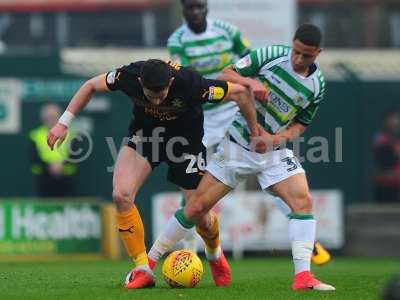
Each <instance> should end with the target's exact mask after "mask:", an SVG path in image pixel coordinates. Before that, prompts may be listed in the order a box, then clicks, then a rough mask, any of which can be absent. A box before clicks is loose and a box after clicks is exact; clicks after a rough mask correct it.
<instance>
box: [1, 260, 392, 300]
mask: <svg viewBox="0 0 400 300" xmlns="http://www.w3.org/2000/svg"><path fill="white" fill-rule="evenodd" d="M231 266H232V269H233V283H232V285H231V287H229V288H223V289H222V288H215V287H214V285H213V282H212V279H211V275H210V271H209V269H208V268H206V270H205V274H204V277H203V280H202V281H201V282H200V284H199V285H198V286H197V287H196V288H194V289H171V288H169V287H168V286H167V285H166V283H165V282H164V280H163V279H162V276H161V274H160V269H161V268H160V267H158V270H157V278H158V281H157V287H156V288H153V289H148V290H134V291H128V290H125V289H124V288H123V287H122V284H121V283H122V281H123V280H124V277H125V275H124V274H126V272H127V271H128V270H129V268H130V264H129V263H128V262H111V261H105V260H101V261H91V262H88V261H83V262H82V261H68V262H41V263H0V299H4V300H12V299H23V300H31V299H40V300H47V299H95V300H101V299H132V300H142V299H143V300H150V299H160V300H164V299H165V300H168V299H174V300H175V299H180V300H185V299H188V300H195V299H204V300H209V299H210V300H211V299H218V300H224V299H229V300H231V299H240V300H246V299H257V300H263V299H273V300H277V299H352V300H354V299H363V300H367V299H368V300H369V299H379V295H380V294H381V290H382V288H383V286H384V285H385V283H386V282H387V280H388V279H389V278H390V276H391V275H392V274H393V273H400V261H398V260H389V259H387V260H385V259H352V258H336V259H334V261H332V262H331V263H329V264H328V265H327V266H324V267H314V270H313V271H314V274H316V275H317V276H318V278H320V279H323V280H324V281H326V282H328V283H330V284H333V285H335V286H336V288H337V291H335V292H330V293H321V292H315V291H309V292H300V293H299V292H297V293H296V292H293V291H291V290H290V285H291V280H292V265H291V262H290V260H289V259H283V258H279V259H277V258H268V259H259V258H257V259H246V260H242V261H232V262H231Z"/></svg>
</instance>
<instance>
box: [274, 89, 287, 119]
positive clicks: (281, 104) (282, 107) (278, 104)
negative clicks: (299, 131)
mask: <svg viewBox="0 0 400 300" xmlns="http://www.w3.org/2000/svg"><path fill="white" fill-rule="evenodd" d="M269 99H270V103H271V104H272V105H273V106H274V107H275V108H276V109H277V110H278V111H279V112H281V113H283V114H285V115H287V114H288V113H289V112H290V109H291V107H290V106H289V105H288V104H287V103H286V102H285V101H284V100H282V99H281V98H280V97H279V96H277V95H276V94H275V93H273V92H272V91H270V93H269Z"/></svg>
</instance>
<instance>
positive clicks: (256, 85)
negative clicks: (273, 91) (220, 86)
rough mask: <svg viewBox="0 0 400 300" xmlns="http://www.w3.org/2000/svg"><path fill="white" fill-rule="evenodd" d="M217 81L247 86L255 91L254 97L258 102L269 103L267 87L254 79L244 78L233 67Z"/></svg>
mask: <svg viewBox="0 0 400 300" xmlns="http://www.w3.org/2000/svg"><path fill="white" fill-rule="evenodd" d="M217 79H219V80H225V81H229V82H233V83H238V84H241V85H243V86H246V87H248V88H250V89H251V90H252V91H253V93H254V97H255V98H256V99H257V100H260V101H262V102H266V101H268V88H267V87H265V86H264V85H263V84H262V83H261V82H259V81H258V80H256V79H254V78H251V77H244V76H242V75H240V74H239V73H238V72H236V71H235V70H234V69H232V66H230V67H227V68H225V69H224V71H223V73H222V74H221V75H219V76H218V78H217Z"/></svg>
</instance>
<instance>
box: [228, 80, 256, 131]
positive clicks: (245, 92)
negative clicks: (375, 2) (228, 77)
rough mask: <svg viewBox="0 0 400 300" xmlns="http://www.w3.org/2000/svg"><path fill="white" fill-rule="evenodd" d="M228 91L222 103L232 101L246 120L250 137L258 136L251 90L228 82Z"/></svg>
mask: <svg viewBox="0 0 400 300" xmlns="http://www.w3.org/2000/svg"><path fill="white" fill-rule="evenodd" d="M228 84H229V90H228V93H227V95H226V97H225V98H224V99H226V100H224V101H234V102H236V104H237V105H238V106H239V109H240V111H241V113H242V115H243V117H244V118H245V119H246V122H247V125H248V126H249V129H250V132H251V135H252V136H253V137H256V136H259V135H260V133H259V126H258V123H257V113H256V108H255V105H254V95H253V92H252V91H251V89H249V88H247V87H245V86H243V85H240V84H236V83H231V82H228Z"/></svg>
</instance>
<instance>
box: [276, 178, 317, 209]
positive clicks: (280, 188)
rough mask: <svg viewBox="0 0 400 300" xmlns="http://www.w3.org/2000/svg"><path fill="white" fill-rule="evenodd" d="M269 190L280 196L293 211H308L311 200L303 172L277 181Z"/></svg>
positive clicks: (310, 206) (310, 207)
mask: <svg viewBox="0 0 400 300" xmlns="http://www.w3.org/2000/svg"><path fill="white" fill-rule="evenodd" d="M270 190H271V191H272V192H273V193H274V194H275V195H276V196H278V197H280V198H281V199H282V200H283V201H285V202H286V204H287V205H288V206H289V207H290V208H291V210H292V211H293V212H294V213H310V212H311V210H312V200H311V195H310V190H309V187H308V182H307V177H306V175H305V173H298V174H295V175H293V176H290V177H288V178H286V179H284V180H282V181H280V182H278V183H275V184H273V185H272V186H271V187H270Z"/></svg>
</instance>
